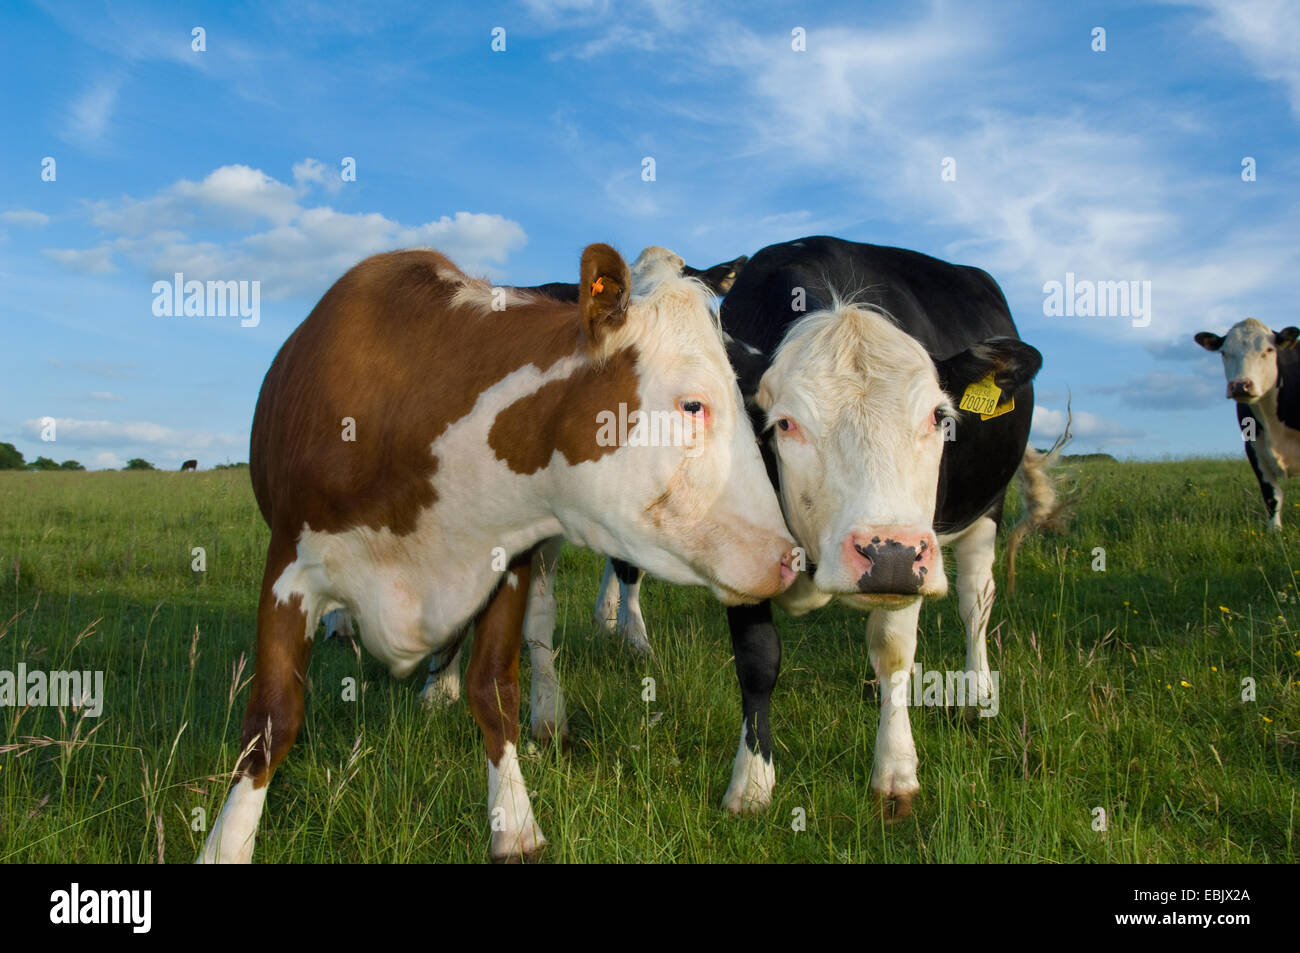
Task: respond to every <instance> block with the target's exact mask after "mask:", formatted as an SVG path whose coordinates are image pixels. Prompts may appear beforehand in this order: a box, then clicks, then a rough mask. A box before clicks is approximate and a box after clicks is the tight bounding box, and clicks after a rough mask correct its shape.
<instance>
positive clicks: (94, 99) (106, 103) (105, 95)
mask: <svg viewBox="0 0 1300 953" xmlns="http://www.w3.org/2000/svg"><path fill="white" fill-rule="evenodd" d="M121 87H122V80H121V78H120V77H108V78H105V79H101V80H98V81H97V82H95V83H94V84H92V85H91V86H89V87H88V88H87V89H85V90H84V91H83V92H82V93H81V95H79V96H78V97H77V98H76V99H74V100H73V101H72V102H71V103H70V104H69V105H68V121H67V126H66V128H65V129H64V130H63V133H62V135H63V138H64V139H66V140H68V141H69V142H72V143H74V144H76V145H82V146H88V145H94V144H95V143H97V142H98V141H99V140H100V139H101V138H102V137H103V135H104V133H105V132H106V131H107V129H108V123H109V120H110V119H112V117H113V110H114V109H115V108H116V107H117V95H118V91H119V90H120V89H121Z"/></svg>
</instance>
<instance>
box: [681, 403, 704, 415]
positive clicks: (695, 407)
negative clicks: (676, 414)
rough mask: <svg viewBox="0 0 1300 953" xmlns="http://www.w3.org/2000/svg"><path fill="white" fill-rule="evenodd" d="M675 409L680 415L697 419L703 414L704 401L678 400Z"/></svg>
mask: <svg viewBox="0 0 1300 953" xmlns="http://www.w3.org/2000/svg"><path fill="white" fill-rule="evenodd" d="M677 407H678V409H679V410H681V412H682V413H684V414H688V415H690V416H692V417H698V416H700V415H701V414H703V413H704V401H702V400H693V399H692V400H679V401H678V402H677Z"/></svg>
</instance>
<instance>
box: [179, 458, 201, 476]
mask: <svg viewBox="0 0 1300 953" xmlns="http://www.w3.org/2000/svg"><path fill="white" fill-rule="evenodd" d="M198 469H199V461H197V460H186V461H185V462H184V463H182V464H181V473H184V472H185V471H186V470H194V471H197V470H198Z"/></svg>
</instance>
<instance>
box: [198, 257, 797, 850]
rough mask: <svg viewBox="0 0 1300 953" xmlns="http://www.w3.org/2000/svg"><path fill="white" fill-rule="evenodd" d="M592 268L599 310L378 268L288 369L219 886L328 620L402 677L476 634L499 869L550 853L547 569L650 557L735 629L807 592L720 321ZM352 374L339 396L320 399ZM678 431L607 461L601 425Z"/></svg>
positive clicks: (586, 296) (587, 282) (307, 338)
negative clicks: (539, 692) (560, 552)
mask: <svg viewBox="0 0 1300 953" xmlns="http://www.w3.org/2000/svg"><path fill="white" fill-rule="evenodd" d="M667 260H668V259H666V258H665V257H663V256H659V255H652V256H649V257H648V258H646V259H645V260H644V261H640V262H638V268H637V269H636V272H635V289H634V275H633V273H632V272H631V271H630V270H629V269H628V266H627V265H626V264H625V263H624V261H623V259H622V258H621V257H620V256H619V255H618V253H617V252H615V251H614V250H613V249H612V248H610V247H609V246H607V245H600V244H597V245H591V246H589V247H588V248H587V249H586V250H585V251H584V252H583V255H582V260H581V266H580V299H579V301H578V303H577V304H576V305H574V304H566V303H562V302H558V301H555V300H552V299H548V298H545V297H542V296H533V295H527V294H522V293H518V292H513V293H511V292H509V291H507V290H505V289H494V288H492V287H490V286H489V285H488V284H487V283H486V282H484V281H479V280H474V279H471V278H469V277H467V276H466V275H465V274H464V273H462V272H461V271H460V270H459V269H458V268H456V266H455V265H453V264H452V263H451V262H450V261H449V260H448V259H447V258H445V257H444V256H442V255H440V254H438V253H437V252H434V251H404V252H392V253H389V254H385V255H378V256H375V257H373V258H370V259H367V260H366V261H364V262H362V263H361V264H359V265H357V266H356V267H355V268H353V269H352V270H351V271H349V272H348V273H347V274H346V275H344V276H343V277H342V278H340V279H339V281H338V282H337V283H336V284H335V285H334V286H333V287H332V288H331V289H330V290H329V291H328V292H326V294H325V296H324V297H323V298H322V299H321V301H320V303H319V304H318V305H317V306H316V308H315V309H314V310H313V311H312V313H311V314H310V315H309V316H308V318H307V319H306V320H305V321H304V322H303V323H302V324H301V325H300V326H299V327H298V329H297V330H296V331H295V332H294V333H293V334H292V335H291V336H290V337H289V339H288V341H286V342H285V344H284V346H283V347H282V348H281V350H280V353H279V354H278V355H277V357H276V359H275V361H274V363H273V364H272V365H271V369H270V371H269V372H268V373H267V376H266V380H265V382H264V383H263V385H262V392H261V395H260V396H259V398H258V404H257V411H256V414H255V417H254V421H253V433H252V448H251V454H250V458H249V462H250V474H251V477H252V481H253V489H254V492H255V494H256V496H257V501H258V505H259V506H260V507H261V510H262V515H263V516H264V517H265V519H266V521H267V523H268V524H269V526H270V528H271V542H270V546H269V548H268V551H267V558H266V570H265V574H264V576H263V580H262V593H261V601H260V604H259V608H258V639H257V667H256V671H255V674H254V678H253V684H252V690H251V695H250V698H249V703H248V710H247V713H246V715H245V719H244V727H243V740H242V742H241V746H242V753H241V757H240V760H239V763H238V766H237V769H236V773H237V780H236V782H235V784H234V786H233V788H232V790H231V792H230V795H229V797H228V799H227V801H226V804H225V807H224V808H223V809H222V812H221V815H220V817H219V818H218V820H217V822H216V824H215V825H214V827H213V829H212V832H211V834H210V835H209V837H208V840H207V843H206V845H205V847H204V850H203V853H202V856H201V857H200V860H202V861H206V862H212V861H248V860H250V859H251V856H252V851H253V842H254V835H255V833H256V829H257V823H258V820H259V818H260V816H261V812H262V808H263V805H264V803H265V800H266V791H267V784H268V782H269V781H270V778H271V775H272V772H273V771H274V770H275V767H276V765H278V764H279V762H280V761H281V760H282V759H283V758H284V756H285V754H286V753H287V752H288V750H289V748H290V746H291V745H292V744H293V741H294V738H295V736H296V735H297V732H298V728H299V726H300V725H301V722H302V717H303V682H304V679H305V677H306V670H307V662H308V658H309V656H310V653H311V645H312V636H313V634H314V632H315V629H316V624H317V622H318V621H319V620H320V618H321V616H322V614H324V613H326V612H329V611H332V610H334V609H338V608H346V609H348V610H349V611H350V612H351V613H353V614H354V615H356V616H357V618H358V620H359V621H360V623H361V640H362V642H363V644H364V645H365V646H366V648H367V649H369V650H370V652H371V653H373V654H374V655H376V656H377V657H378V658H379V659H380V660H381V661H383V662H384V663H386V664H387V665H388V667H389V669H390V671H392V673H393V674H394V675H396V676H399V677H400V676H404V675H406V674H408V673H409V672H410V671H411V670H412V669H413V668H414V667H415V666H416V665H418V664H419V662H420V661H421V660H422V659H423V658H424V657H425V656H427V655H428V654H429V653H430V652H446V651H448V650H452V649H453V648H454V646H453V645H452V643H453V642H454V641H455V640H456V639H457V638H459V637H460V635H461V634H462V632H463V631H464V627H465V624H466V623H467V622H468V621H470V620H473V623H474V647H473V654H472V657H471V660H470V665H469V672H468V675H467V682H468V693H469V697H470V707H471V710H472V712H473V715H474V718H475V720H476V721H477V722H478V724H479V726H480V728H481V730H482V731H483V735H484V740H485V742H486V746H487V754H488V800H489V803H488V807H489V813H490V816H491V817H492V828H493V832H492V835H491V854H492V856H493V857H494V858H496V859H512V858H518V857H520V856H521V855H525V854H528V853H530V852H533V851H535V850H537V849H539V848H540V847H541V846H542V845H543V844H544V838H543V837H542V833H541V831H540V830H539V829H538V827H537V824H536V823H535V821H534V819H533V813H532V807H531V804H530V802H529V799H528V794H527V790H526V788H525V785H524V781H523V778H522V776H521V774H520V771H519V764H518V760H517V757H516V743H517V741H518V734H519V727H518V708H519V685H518V661H519V651H520V647H521V639H522V632H521V628H522V623H523V615H524V608H525V602H526V599H527V595H528V592H529V589H530V582H531V579H530V576H531V571H530V565H531V561H532V559H533V554H534V550H535V549H536V548H537V546H538V545H539V544H540V543H542V542H543V541H544V540H547V539H550V538H553V537H556V536H564V537H567V538H569V539H571V540H573V541H574V542H576V543H578V544H580V545H583V546H588V547H590V548H592V549H595V550H597V551H598V552H603V553H608V554H611V555H615V556H620V557H622V558H631V557H633V556H635V558H636V559H637V561H638V563H639V564H640V565H642V566H644V567H645V568H646V569H647V570H649V571H650V572H652V573H654V574H655V575H658V576H661V577H662V578H664V579H667V580H669V581H672V582H677V583H681V584H687V585H705V586H708V587H709V588H710V589H711V590H712V591H713V592H714V593H715V594H716V595H717V597H718V598H719V599H720V600H722V601H723V602H724V603H727V604H729V605H734V604H742V603H752V602H756V601H759V600H761V599H764V598H767V597H770V596H773V595H776V594H777V593H779V592H781V591H783V590H784V589H785V588H786V587H787V586H788V585H789V583H790V581H791V579H792V578H793V575H794V573H793V571H792V570H791V568H790V565H791V562H792V559H793V557H792V554H791V549H792V547H793V545H794V543H793V540H792V539H791V538H790V536H789V534H788V532H787V530H786V529H785V524H784V521H783V519H782V517H781V512H780V507H779V504H778V502H777V499H776V496H775V494H774V493H773V491H772V489H771V486H770V484H769V483H768V481H767V475H766V472H765V470H764V467H763V463H762V460H761V458H760V456H759V452H758V448H757V444H756V442H755V439H754V434H753V431H752V429H751V427H750V423H749V421H748V419H747V417H746V415H745V412H744V410H743V406H742V401H741V396H740V391H739V388H738V386H737V384H736V379H735V375H734V373H733V371H732V369H731V367H730V365H729V364H728V361H727V356H726V353H725V351H724V348H723V339H722V334H721V331H720V329H719V326H718V323H717V318H716V316H715V315H714V314H713V313H712V312H711V311H710V309H709V300H710V296H709V294H708V292H707V291H706V290H705V288H704V287H703V286H702V285H701V284H700V283H699V282H696V281H692V280H690V279H687V278H683V277H681V276H680V275H678V274H676V273H674V272H673V271H672V270H671V269H670V268H667V267H665V265H664V263H665V261H667ZM322 368H329V369H330V373H322V372H321V369H322ZM634 411H641V412H643V413H645V414H654V413H657V414H664V415H670V416H672V417H674V418H676V419H678V420H679V421H680V423H681V425H682V426H681V432H682V433H683V434H684V435H686V436H685V438H684V439H683V440H682V441H681V442H680V443H678V444H676V445H664V444H662V443H660V444H658V445H648V446H647V445H642V444H640V443H636V444H633V443H632V441H628V442H627V443H622V444H620V443H619V442H614V443H613V444H612V445H611V443H610V441H608V440H606V439H602V435H603V434H606V433H607V432H606V431H605V430H603V429H602V428H601V427H600V426H599V420H600V418H601V415H602V412H619V413H625V414H628V413H631V412H634Z"/></svg>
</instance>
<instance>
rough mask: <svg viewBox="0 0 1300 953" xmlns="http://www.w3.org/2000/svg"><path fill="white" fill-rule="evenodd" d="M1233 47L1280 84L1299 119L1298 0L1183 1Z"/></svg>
mask: <svg viewBox="0 0 1300 953" xmlns="http://www.w3.org/2000/svg"><path fill="white" fill-rule="evenodd" d="M1182 2H1187V3H1190V5H1192V6H1195V7H1198V8H1200V9H1201V10H1204V11H1205V12H1206V13H1207V14H1208V23H1207V25H1208V26H1209V27H1210V28H1211V29H1213V30H1214V31H1215V32H1217V33H1219V34H1220V35H1221V36H1223V37H1224V38H1225V39H1226V40H1228V41H1229V42H1231V43H1232V44H1234V45H1235V46H1236V47H1237V48H1238V49H1240V50H1241V52H1242V53H1244V54H1245V55H1246V58H1247V59H1248V60H1249V61H1250V63H1251V65H1252V66H1253V67H1254V68H1255V70H1256V71H1257V72H1258V73H1259V74H1260V75H1261V76H1263V77H1264V78H1265V79H1267V80H1270V81H1272V82H1277V83H1281V84H1282V86H1283V87H1285V89H1286V93H1287V97H1288V98H1289V99H1290V101H1291V111H1292V113H1294V114H1295V116H1296V117H1297V118H1300V4H1296V3H1295V0H1182Z"/></svg>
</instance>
